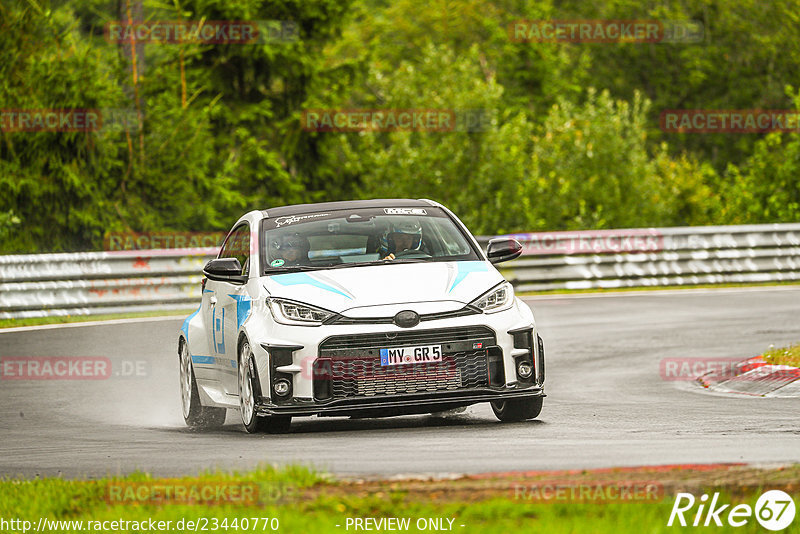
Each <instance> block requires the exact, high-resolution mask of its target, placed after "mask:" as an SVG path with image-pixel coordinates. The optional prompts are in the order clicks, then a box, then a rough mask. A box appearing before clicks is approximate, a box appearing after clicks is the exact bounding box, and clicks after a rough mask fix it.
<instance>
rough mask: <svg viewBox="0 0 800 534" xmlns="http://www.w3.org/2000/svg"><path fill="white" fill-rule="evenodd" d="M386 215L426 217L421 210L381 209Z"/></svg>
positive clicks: (425, 212) (425, 213)
mask: <svg viewBox="0 0 800 534" xmlns="http://www.w3.org/2000/svg"><path fill="white" fill-rule="evenodd" d="M383 211H384V213H386V215H427V214H428V212H427V211H425V209H423V208H383Z"/></svg>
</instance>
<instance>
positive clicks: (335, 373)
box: [314, 326, 496, 399]
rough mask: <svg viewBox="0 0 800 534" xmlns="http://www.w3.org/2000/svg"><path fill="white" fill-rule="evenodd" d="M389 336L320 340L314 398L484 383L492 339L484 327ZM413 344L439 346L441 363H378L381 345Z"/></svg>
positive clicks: (481, 384)
mask: <svg viewBox="0 0 800 534" xmlns="http://www.w3.org/2000/svg"><path fill="white" fill-rule="evenodd" d="M389 337H391V339H390V338H389ZM389 337H387V335H386V334H384V333H380V334H357V335H349V336H333V337H330V338H327V339H326V340H325V341H323V342H322V344H320V351H319V356H320V357H319V359H317V361H316V362H314V391H315V397H317V398H320V399H322V398H327V399H330V398H333V399H343V398H350V397H371V396H377V395H398V394H404V393H424V392H434V391H449V390H459V389H472V388H480V387H486V386H489V369H488V365H487V348H488V347H490V346H494V345H495V344H496V342H495V337H494V332H493V331H492V330H491V329H489V328H487V327H482V326H475V327H466V328H448V329H440V330H420V331H407V332H397V333H390V334H389ZM416 345H441V346H442V362H436V363H425V364H410V365H397V366H386V367H384V366H382V365H381V362H380V349H382V348H392V347H403V346H416Z"/></svg>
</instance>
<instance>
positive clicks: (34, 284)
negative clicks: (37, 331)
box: [0, 248, 217, 319]
mask: <svg viewBox="0 0 800 534" xmlns="http://www.w3.org/2000/svg"><path fill="white" fill-rule="evenodd" d="M216 253H217V249H215V248H208V249H173V250H136V251H111V252H78V253H68V254H30V255H22V256H0V318H3V319H9V318H11V319H15V318H24V317H44V316H50V315H91V314H98V313H116V312H121V311H149V310H169V309H187V308H191V307H194V306H196V305H197V303H198V302H199V300H200V280H201V279H202V276H201V274H200V272H201V270H202V268H203V266H204V265H205V264H206V262H207V261H208V260H209V259H211V258H213V257H214V256H215V255H216Z"/></svg>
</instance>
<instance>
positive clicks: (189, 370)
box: [178, 200, 544, 432]
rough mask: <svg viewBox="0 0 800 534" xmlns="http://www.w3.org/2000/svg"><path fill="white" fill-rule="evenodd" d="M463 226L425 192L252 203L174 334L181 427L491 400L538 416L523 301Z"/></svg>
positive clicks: (498, 411)
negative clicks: (232, 414) (261, 206)
mask: <svg viewBox="0 0 800 534" xmlns="http://www.w3.org/2000/svg"><path fill="white" fill-rule="evenodd" d="M521 252H522V246H521V245H520V244H519V243H518V242H517V241H515V240H513V239H505V238H498V239H493V240H492V241H490V242H489V245H488V249H487V252H486V253H484V252H483V251H482V250H481V249H480V247H479V245H478V242H477V241H476V240H475V238H474V237H473V236H472V235H471V234H470V232H469V231H468V230H467V229H466V227H465V226H464V224H463V223H462V222H461V221H460V220H459V219H458V218H457V217H456V216H455V215H453V213H451V212H450V211H449V210H448V209H447V208H445V207H444V206H442V205H440V204H438V203H436V202H432V201H429V200H362V201H352V202H328V203H322V204H304V205H296V206H285V207H280V208H274V209H268V210H265V211H251V212H250V213H247V214H246V215H244V216H243V217H241V218H240V219H239V220H238V221H237V222H236V224H235V225H234V226H233V229H232V230H231V232H230V233H229V234H228V236H227V237H226V239H225V242H224V243H223V245H222V248H221V249H220V252H219V255H218V257H217V258H216V259H213V260H211V261H210V262H208V264H207V265H206V266H205V268H204V269H203V274H204V276H205V278H204V279H203V284H202V286H203V297H202V299H203V300H202V304H201V305H200V308H199V309H198V310H197V311H196V312H194V313H193V314H192V315H190V316H189V317H188V318H187V319H186V320H185V321H184V323H183V326H182V328H181V330H180V331H179V333H178V356H179V362H180V380H181V399H182V405H183V416H184V418H185V420H186V423H187V424H188V425H189V426H191V427H196V428H211V427H216V426H220V425H222V424H223V423H224V421H225V414H226V411H227V410H228V409H238V410H239V412H240V414H241V418H242V422H243V423H244V426H245V428H246V429H247V431H248V432H257V431H267V432H286V431H288V429H289V425H290V423H291V419H292V417H296V416H311V415H317V416H354V417H384V416H391V415H402V414H417V413H436V412H443V411H448V410H454V409H460V408H463V407H465V406H469V405H471V404H475V403H479V402H490V403H491V406H492V409H493V410H494V413H495V415H496V416H497V417H498V418H499V419H500V420H502V421H521V420H525V419H532V418H534V417H536V416H537V415H539V412H540V411H541V409H542V399H543V397H544V387H543V383H544V345H543V343H542V338H541V337H540V336H539V334H538V332H537V330H536V326H535V324H534V319H533V313H532V312H531V310H530V308H529V307H528V306H527V305H525V304H524V303H523V302H522V301H520V300H519V299H518V298H516V297H515V296H514V290H513V288H512V286H511V284H510V283H508V282H507V281H506V280H505V279H504V278H503V277H502V276H501V275H500V273H499V272H498V271H497V269H495V267H494V266H493V264H495V263H499V262H501V261H506V260H511V259H514V258H516V257H518V256H519V255H520V253H521Z"/></svg>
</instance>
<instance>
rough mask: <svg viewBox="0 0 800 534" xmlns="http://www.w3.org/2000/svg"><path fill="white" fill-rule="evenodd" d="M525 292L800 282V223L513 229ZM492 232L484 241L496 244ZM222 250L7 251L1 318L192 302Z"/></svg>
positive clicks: (513, 271)
mask: <svg viewBox="0 0 800 534" xmlns="http://www.w3.org/2000/svg"><path fill="white" fill-rule="evenodd" d="M512 237H515V238H517V239H518V240H519V241H520V242H521V243H522V245H523V255H522V256H521V257H520V258H519V259H517V260H514V261H512V262H509V263H505V264H501V265H499V266H498V267H500V269H501V271H502V272H503V274H504V275H505V276H506V278H507V279H508V280H509V281H511V282H512V283H513V284H514V286H515V287H516V289H517V290H518V291H546V290H554V289H592V288H604V289H613V288H624V287H647V286H650V287H656V286H689V285H697V284H723V283H754V282H780V281H792V280H800V224H770V225H749V226H721V227H720V226H707V227H685V228H646V229H641V228H639V229H625V230H595V231H577V232H538V233H528V234H512ZM489 239H490V238H489V237H481V238H479V239H478V241H479V242H480V243H481V245H482V246H484V247H485V246H486V243H487V242H488V240H489ZM215 254H216V249H215V248H207V249H172V250H138V251H111V252H81V253H68V254H32V255H18V256H0V318H23V317H43V316H51V315H91V314H98V313H116V312H119V311H145V310H169V309H187V308H192V307H194V306H196V305H197V303H198V302H199V299H200V280H201V279H202V276H201V275H200V271H201V269H202V267H203V265H205V263H206V262H207V261H208V260H209V259H211V258H212V257H214V255H215Z"/></svg>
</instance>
